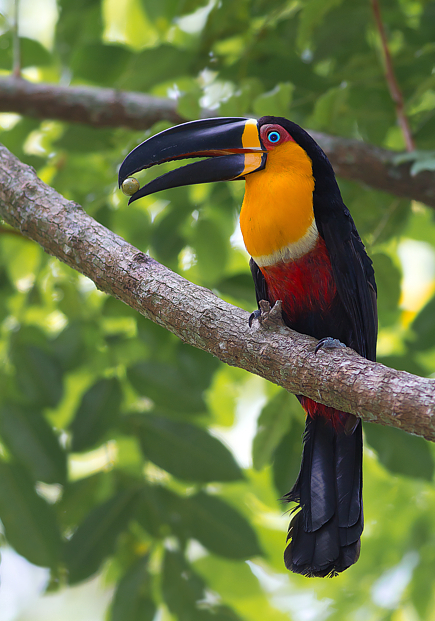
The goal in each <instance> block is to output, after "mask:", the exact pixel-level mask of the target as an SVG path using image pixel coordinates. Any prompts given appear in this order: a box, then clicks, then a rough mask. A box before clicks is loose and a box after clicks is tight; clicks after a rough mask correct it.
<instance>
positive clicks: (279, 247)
mask: <svg viewBox="0 0 435 621" xmlns="http://www.w3.org/2000/svg"><path fill="white" fill-rule="evenodd" d="M245 184H246V187H245V197H244V200H243V205H242V211H241V214H240V226H241V230H242V235H243V239H244V242H245V246H246V249H247V251H248V252H249V254H250V255H251V256H252V257H253V259H254V261H255V262H256V263H257V265H259V266H260V267H263V266H266V265H273V264H276V263H279V262H282V261H285V262H287V261H292V260H295V259H298V258H300V257H302V256H303V255H304V254H306V253H307V252H309V251H310V250H312V249H313V248H314V247H315V245H316V242H317V240H318V231H317V227H316V223H315V220H314V211H313V191H314V177H313V171H312V164H311V160H310V158H309V157H308V155H307V154H306V153H305V151H304V150H303V149H302V148H301V147H300V146H299V145H298V144H296V143H294V142H288V143H286V144H284V145H282V146H281V147H280V148H279V149H276V151H270V152H269V153H268V155H267V164H266V168H265V169H264V170H261V171H258V172H256V173H252V174H250V175H247V176H246V181H245Z"/></svg>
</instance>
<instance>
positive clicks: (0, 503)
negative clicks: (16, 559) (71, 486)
mask: <svg viewBox="0 0 435 621" xmlns="http://www.w3.org/2000/svg"><path fill="white" fill-rule="evenodd" d="M0 519H1V521H2V523H3V526H4V530H5V534H6V538H7V540H8V542H9V543H10V544H11V546H13V547H14V548H15V550H16V551H17V552H18V553H19V554H21V555H22V556H24V557H25V558H26V559H27V560H28V561H30V562H31V563H33V564H34V565H40V566H42V567H52V568H55V567H56V565H57V563H58V561H59V558H60V552H61V539H60V534H59V529H58V527H57V524H56V520H55V515H54V511H53V508H52V507H50V506H49V505H48V504H47V503H46V502H45V501H44V500H43V499H42V498H41V497H40V496H38V494H37V493H36V492H35V489H34V487H33V482H32V480H31V479H30V477H29V475H28V474H27V473H26V471H25V470H24V469H23V468H21V467H20V466H18V465H15V464H11V463H8V464H6V463H4V462H1V461H0Z"/></svg>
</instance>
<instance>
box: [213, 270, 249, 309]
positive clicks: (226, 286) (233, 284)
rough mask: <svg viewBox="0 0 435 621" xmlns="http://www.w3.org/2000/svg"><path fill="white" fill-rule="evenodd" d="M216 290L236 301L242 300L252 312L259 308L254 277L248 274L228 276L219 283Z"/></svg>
mask: <svg viewBox="0 0 435 621" xmlns="http://www.w3.org/2000/svg"><path fill="white" fill-rule="evenodd" d="M215 288H216V289H217V290H218V291H220V292H221V293H222V294H223V295H229V296H231V297H232V298H235V299H236V300H240V301H241V302H243V303H244V304H245V305H246V306H247V307H248V308H251V309H252V310H254V309H255V308H256V306H257V302H256V300H255V290H254V283H253V282H252V276H251V275H250V274H248V273H246V274H243V273H240V274H234V276H228V277H227V278H224V279H223V280H221V281H219V282H218V283H217V284H216V286H215Z"/></svg>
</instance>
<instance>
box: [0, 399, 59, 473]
mask: <svg viewBox="0 0 435 621" xmlns="http://www.w3.org/2000/svg"><path fill="white" fill-rule="evenodd" d="M0 435H1V436H2V439H3V441H4V442H5V444H6V445H7V447H8V449H9V450H10V451H11V453H12V454H13V455H14V457H16V458H17V459H18V460H19V461H20V462H21V463H22V464H23V465H24V466H25V467H26V468H27V469H28V470H29V472H30V474H31V475H32V477H33V479H34V480H35V481H44V482H45V483H62V484H63V483H64V482H65V479H66V455H65V452H64V451H63V449H62V448H61V447H60V445H59V441H58V438H57V437H56V436H55V434H54V432H53V430H52V428H51V427H50V425H49V424H48V423H47V421H46V420H45V418H44V417H43V415H42V414H41V412H39V411H38V410H35V409H30V408H24V407H22V406H19V405H17V404H14V403H5V404H4V405H3V406H2V407H1V408H0Z"/></svg>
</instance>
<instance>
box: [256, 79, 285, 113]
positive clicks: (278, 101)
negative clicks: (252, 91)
mask: <svg viewBox="0 0 435 621" xmlns="http://www.w3.org/2000/svg"><path fill="white" fill-rule="evenodd" d="M293 90H294V86H293V84H290V82H285V83H280V84H277V85H276V86H275V88H273V89H272V90H271V91H269V92H268V93H262V94H261V95H259V96H258V97H257V98H256V100H255V101H254V113H255V115H256V116H258V117H260V116H284V117H288V115H289V111H290V104H291V101H292V96H293Z"/></svg>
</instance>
